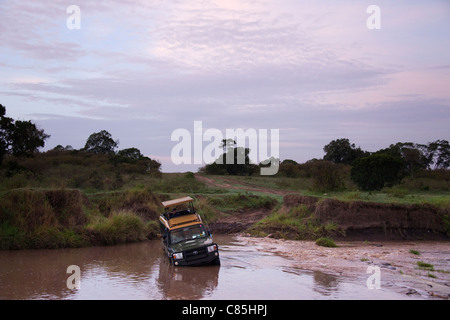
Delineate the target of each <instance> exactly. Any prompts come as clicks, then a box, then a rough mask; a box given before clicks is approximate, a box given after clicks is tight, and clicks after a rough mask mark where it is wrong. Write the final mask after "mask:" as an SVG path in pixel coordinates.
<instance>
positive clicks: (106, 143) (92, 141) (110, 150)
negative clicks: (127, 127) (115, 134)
mask: <svg viewBox="0 0 450 320" xmlns="http://www.w3.org/2000/svg"><path fill="white" fill-rule="evenodd" d="M118 145H119V141H114V140H113V138H112V136H111V134H110V133H109V132H108V131H106V130H102V131H100V132H97V133H93V134H91V135H90V136H89V138H88V139H87V141H86V145H85V146H84V150H85V151H87V152H92V153H95V154H108V155H112V154H115V149H116V148H117V147H118Z"/></svg>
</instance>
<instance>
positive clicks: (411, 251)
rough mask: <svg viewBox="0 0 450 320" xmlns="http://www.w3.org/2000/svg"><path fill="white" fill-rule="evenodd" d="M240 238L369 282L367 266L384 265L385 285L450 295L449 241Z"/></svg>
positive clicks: (409, 293)
mask: <svg viewBox="0 0 450 320" xmlns="http://www.w3.org/2000/svg"><path fill="white" fill-rule="evenodd" d="M239 240H240V241H242V242H243V243H245V244H247V245H250V246H254V245H258V246H259V247H260V248H262V250H264V251H267V252H271V253H276V254H279V255H281V256H284V257H288V258H289V259H291V261H292V265H293V266H295V267H297V268H299V269H302V270H312V271H321V272H324V273H327V274H333V275H336V276H341V277H346V278H352V279H353V280H354V281H357V282H362V283H366V281H367V279H368V278H369V277H370V276H371V275H372V274H373V272H374V271H370V272H371V273H367V272H368V267H370V266H372V267H379V268H380V269H379V270H380V290H383V289H384V290H388V291H395V292H397V293H400V294H402V295H404V296H405V297H411V298H421V299H429V298H436V299H450V248H449V245H448V242H439V241H382V242H380V241H377V242H372V241H345V240H339V241H336V244H337V247H336V248H326V247H320V246H318V245H316V244H315V242H314V241H296V240H284V239H273V238H269V237H265V238H260V237H256V238H255V237H248V236H241V237H239ZM369 270H370V269H369ZM372 270H373V269H372ZM375 290H376V289H375Z"/></svg>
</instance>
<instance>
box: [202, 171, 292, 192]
mask: <svg viewBox="0 0 450 320" xmlns="http://www.w3.org/2000/svg"><path fill="white" fill-rule="evenodd" d="M195 178H196V179H197V180H199V181H201V182H204V183H205V184H206V185H207V186H209V187H213V188H221V189H233V190H245V191H255V192H262V193H268V194H278V195H286V194H289V193H292V192H289V191H285V190H274V189H270V188H262V187H258V186H255V185H253V184H251V183H247V182H243V181H237V180H236V179H231V178H226V177H220V178H215V179H212V178H208V177H205V176H202V175H198V174H196V175H195Z"/></svg>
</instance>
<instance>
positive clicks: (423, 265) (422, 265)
mask: <svg viewBox="0 0 450 320" xmlns="http://www.w3.org/2000/svg"><path fill="white" fill-rule="evenodd" d="M417 266H418V267H419V269H421V270H429V271H435V270H434V266H433V265H432V264H429V263H426V262H423V261H417Z"/></svg>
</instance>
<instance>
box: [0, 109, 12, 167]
mask: <svg viewBox="0 0 450 320" xmlns="http://www.w3.org/2000/svg"><path fill="white" fill-rule="evenodd" d="M5 115H6V108H5V107H4V106H2V105H1V104H0V164H1V162H2V160H3V157H4V156H5V155H6V154H7V153H8V151H9V146H10V138H9V136H10V133H11V131H12V127H13V126H14V124H13V119H11V118H8V117H6V116H5Z"/></svg>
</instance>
